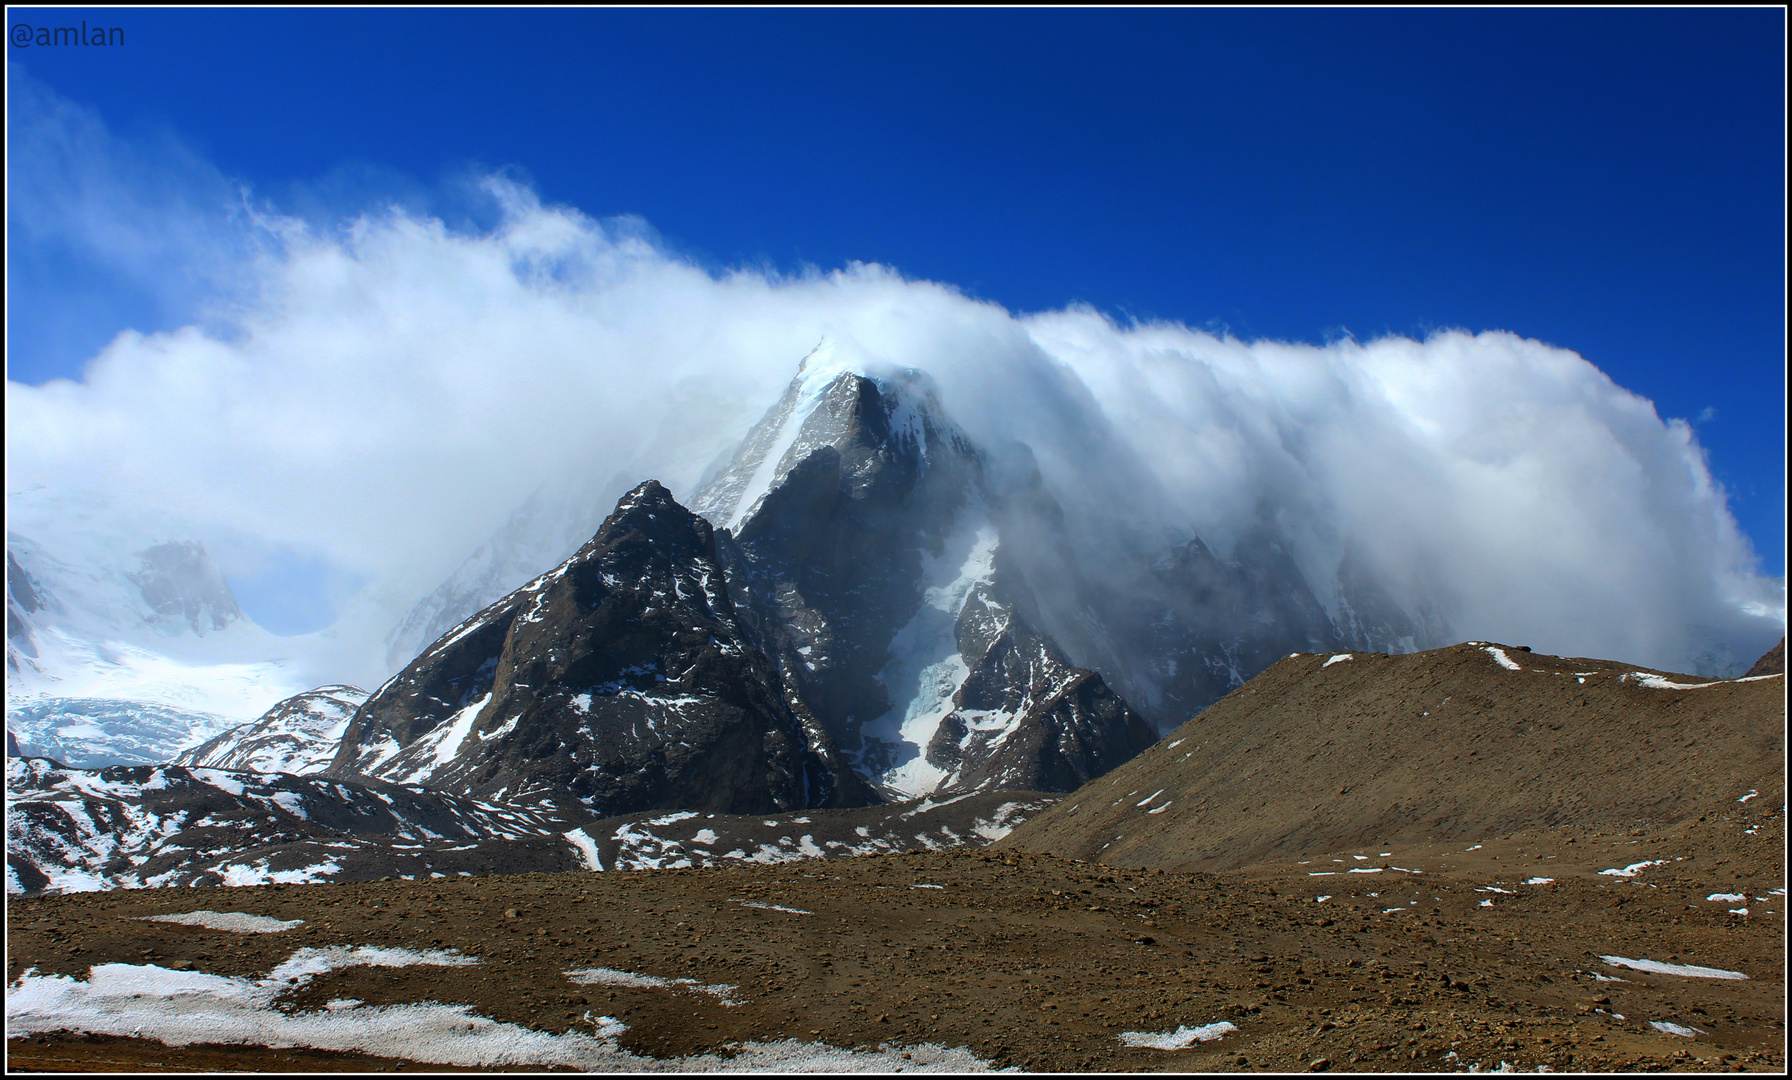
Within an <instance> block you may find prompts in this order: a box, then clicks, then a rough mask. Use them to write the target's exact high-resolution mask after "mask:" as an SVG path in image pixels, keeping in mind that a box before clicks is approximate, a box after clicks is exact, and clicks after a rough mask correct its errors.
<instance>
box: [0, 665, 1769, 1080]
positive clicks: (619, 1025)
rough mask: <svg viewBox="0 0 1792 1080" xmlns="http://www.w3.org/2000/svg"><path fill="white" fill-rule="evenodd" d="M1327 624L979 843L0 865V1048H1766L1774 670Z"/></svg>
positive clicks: (919, 1059) (635, 1066) (1304, 1062)
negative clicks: (494, 860)
mask: <svg viewBox="0 0 1792 1080" xmlns="http://www.w3.org/2000/svg"><path fill="white" fill-rule="evenodd" d="M1336 656H1337V654H1319V655H1301V656H1295V657H1290V658H1288V659H1287V660H1285V661H1284V662H1283V663H1281V664H1278V665H1276V666H1275V667H1273V668H1272V669H1271V670H1270V671H1269V672H1266V673H1265V674H1264V675H1263V676H1260V677H1259V679H1257V680H1253V682H1252V683H1250V684H1247V685H1246V686H1245V687H1243V688H1241V689H1240V690H1238V691H1235V692H1234V694H1232V695H1230V696H1229V697H1228V698H1226V699H1225V700H1223V701H1221V702H1220V703H1218V704H1217V705H1215V706H1214V707H1213V708H1212V709H1209V710H1208V711H1207V712H1205V713H1203V714H1202V715H1201V716H1200V717H1197V718H1196V719H1195V720H1193V721H1191V722H1190V723H1189V724H1186V725H1184V726H1183V728H1181V729H1179V730H1178V731H1176V732H1174V733H1172V734H1171V735H1170V736H1168V737H1167V738H1166V739H1165V740H1164V741H1163V743H1162V744H1160V746H1159V747H1157V748H1154V749H1153V750H1151V751H1149V752H1147V753H1146V754H1144V755H1141V756H1140V757H1139V758H1138V759H1135V761H1133V762H1130V763H1128V764H1127V765H1125V766H1122V767H1121V768H1119V769H1116V770H1114V771H1113V772H1111V773H1109V774H1108V775H1106V776H1104V777H1101V778H1098V779H1097V780H1095V781H1092V782H1091V783H1090V784H1088V785H1085V786H1084V787H1083V788H1081V789H1079V790H1078V791H1076V792H1073V793H1071V794H1070V795H1069V796H1066V797H1064V798H1062V800H1061V801H1059V802H1058V803H1057V804H1056V805H1055V806H1053V807H1051V808H1049V809H1045V810H1043V812H1038V813H1037V814H1036V816H1034V817H1032V819H1031V820H1030V821H1028V822H1027V823H1026V824H1023V825H1021V826H1020V827H1019V828H1017V829H1015V830H1014V831H1013V832H1012V833H1009V834H1008V835H1006V836H1005V837H1003V838H1001V839H998V840H996V841H995V843H993V844H991V845H989V846H986V847H982V848H977V849H971V848H950V849H944V850H938V851H910V852H906V853H896V852H888V853H884V854H869V855H863V856H858V857H844V858H833V859H812V860H807V861H795V862H780V863H773V864H767V865H757V864H752V863H746V862H733V863H730V864H725V865H711V866H693V867H692V868H689V869H669V868H667V867H669V866H672V865H675V864H676V861H675V860H674V861H671V862H668V861H666V860H665V858H664V857H663V854H664V853H662V855H661V856H655V857H654V859H653V862H652V863H649V862H641V863H639V865H651V864H657V865H658V866H660V867H661V868H660V869H647V870H633V871H623V872H618V870H617V869H616V867H617V865H619V861H618V859H617V854H618V850H619V849H615V848H599V849H598V850H596V851H595V852H594V856H595V857H596V858H598V859H600V860H604V861H603V865H604V866H606V867H607V869H605V870H604V871H569V872H561V873H529V874H513V875H498V874H491V875H486V876H480V877H459V876H453V877H445V878H434V879H428V880H417V881H386V882H379V881H373V882H357V883H350V884H337V885H328V884H313V885H285V886H282V885H268V886H261V887H254V888H204V889H129V890H119V891H112V892H89V893H75V894H68V895H61V896H33V897H24V898H14V899H12V900H11V901H10V902H9V904H8V910H7V928H8V941H7V951H8V952H7V965H8V968H7V977H8V992H7V998H8V1035H9V1040H8V1065H9V1067H12V1068H25V1069H39V1070H54V1069H67V1070H138V1071H155V1070H190V1069H208V1070H265V1071H299V1070H319V1071H323V1070H345V1071H346V1070H368V1069H373V1070H378V1069H392V1070H400V1069H402V1070H424V1069H439V1068H453V1067H458V1068H486V1069H491V1068H499V1069H515V1070H542V1069H549V1068H563V1069H581V1070H639V1071H647V1070H666V1069H670V1070H682V1071H705V1070H710V1069H717V1068H759V1069H769V1068H782V1069H801V1068H821V1069H830V1070H844V1069H854V1068H857V1069H874V1070H880V1071H895V1070H908V1069H930V1070H948V1071H974V1070H978V1069H985V1068H994V1069H1002V1068H1012V1069H1019V1070H1025V1071H1096V1070H1101V1071H1109V1070H1111V1071H1259V1070H1263V1071H1323V1070H1334V1071H1468V1070H1471V1069H1479V1070H1494V1069H1500V1068H1502V1067H1505V1068H1516V1069H1525V1070H1534V1069H1537V1068H1547V1069H1549V1070H1550V1071H1555V1072H1567V1071H1576V1072H1578V1071H1676V1072H1679V1071H1732V1070H1749V1071H1774V1072H1779V1071H1783V1070H1784V1066H1785V1006H1784V1001H1785V968H1786V964H1785V957H1786V952H1785V907H1784V904H1785V885H1786V882H1785V859H1784V851H1785V824H1784V822H1785V807H1786V802H1785V784H1784V717H1785V713H1784V701H1785V698H1784V688H1783V682H1784V677H1783V674H1777V673H1770V672H1761V671H1757V672H1756V674H1755V676H1754V677H1753V681H1739V680H1738V681H1729V682H1722V683H1714V682H1704V681H1701V680H1694V679H1691V678H1690V677H1686V676H1675V675H1671V674H1666V673H1660V672H1638V671H1636V670H1635V669H1632V668H1628V667H1623V666H1621V665H1616V664H1613V663H1611V662H1607V661H1585V660H1578V659H1566V660H1564V659H1561V658H1554V657H1543V656H1537V655H1534V654H1530V653H1526V652H1523V651H1522V650H1521V649H1519V648H1517V647H1514V646H1510V645H1499V644H1495V643H1468V644H1465V645H1462V646H1455V647H1452V648H1450V649H1444V650H1435V651H1434V652H1432V653H1422V654H1416V655H1414V656H1401V657H1387V656H1379V655H1375V654H1354V655H1353V656H1352V658H1351V659H1349V660H1341V659H1337V658H1336ZM1782 663H1783V662H1782ZM1770 666H1771V665H1770ZM1582 680H1584V681H1582ZM1269 690H1273V693H1269V692H1267V691H1269ZM1433 699H1436V701H1435V702H1434V701H1433ZM1444 699H1448V700H1449V702H1450V705H1448V706H1443V707H1444V708H1451V707H1455V706H1456V705H1458V704H1459V703H1461V704H1462V707H1463V709H1464V711H1463V713H1461V714H1460V715H1453V716H1452V715H1448V714H1446V716H1445V718H1444V719H1443V720H1441V721H1440V722H1438V723H1437V724H1435V725H1433V724H1430V723H1429V722H1428V721H1430V719H1431V717H1430V716H1429V715H1427V714H1429V713H1432V712H1433V711H1434V709H1433V705H1434V704H1440V703H1441V702H1442V701H1443V700H1444ZM1229 725H1240V727H1239V729H1238V731H1232V729H1231V728H1230V727H1229ZM1247 730H1248V731H1249V732H1254V734H1253V735H1251V736H1250V737H1245V734H1246V732H1247ZM1219 734H1223V735H1225V737H1224V738H1216V739H1215V743H1217V745H1209V744H1208V743H1207V742H1206V741H1205V740H1206V739H1207V738H1209V737H1213V736H1215V735H1219ZM1191 739H1192V740H1194V741H1193V742H1188V741H1186V740H1191ZM1179 740H1184V741H1183V742H1182V743H1181V745H1177V743H1178V741H1179ZM1183 754H1192V755H1193V756H1188V757H1184V756H1182V755H1183ZM1403 770H1404V771H1403ZM1147 780H1149V781H1151V782H1152V783H1154V784H1158V785H1160V787H1161V790H1160V788H1159V787H1147V786H1145V784H1144V783H1143V781H1147ZM1426 780H1429V781H1430V782H1429V784H1427V783H1425V782H1424V781H1426ZM1172 787H1173V790H1172ZM1352 796H1355V797H1354V798H1352ZM982 798H986V799H987V798H993V796H984V797H982ZM1042 804H1043V800H1041V801H1040V802H1038V803H1034V804H1030V805H1029V807H1028V809H1029V812H1030V811H1032V810H1035V809H1037V807H1038V806H1039V805H1042ZM865 812H866V811H833V812H829V813H865ZM979 812H980V813H988V812H991V808H987V807H986V808H984V809H983V810H980V811H979ZM812 813H816V814H819V813H821V812H819V811H818V812H812ZM666 816H667V815H661V816H659V817H653V816H651V815H640V816H638V819H639V820H638V821H637V823H636V824H637V825H638V826H639V827H641V828H643V829H647V830H649V831H653V830H658V832H657V836H658V841H657V842H660V843H662V845H663V844H665V843H672V844H676V845H681V846H682V847H683V848H684V849H690V848H691V847H693V846H694V845H695V846H699V847H700V846H702V844H701V843H700V842H699V839H700V837H701V836H702V835H703V832H704V830H710V831H713V832H715V833H717V834H718V836H720V835H721V834H723V833H724V832H727V833H728V834H729V835H746V832H745V829H746V824H745V822H746V819H744V818H743V819H742V820H741V822H729V821H725V820H723V816H722V815H717V816H716V817H715V818H707V817H704V818H698V817H683V818H680V819H679V820H678V821H677V822H664V818H665V817H666ZM662 822H664V823H662ZM778 824H779V826H780V827H783V823H782V822H780V823H778ZM626 827H627V826H626V823H621V819H616V820H614V821H613V822H612V823H611V824H610V826H606V828H604V829H599V828H596V827H594V826H593V827H587V833H588V835H591V836H592V837H593V838H594V843H595V840H596V839H598V838H600V837H601V838H606V842H608V841H609V840H614V839H615V838H616V837H617V836H618V835H621V834H622V833H623V831H624V829H625V828H626ZM759 827H761V828H769V827H770V826H767V825H765V824H763V823H762V824H761V826H759ZM969 828H970V826H969V825H964V826H962V827H961V829H962V830H964V831H968V829H969ZM673 829H676V830H677V831H676V833H675V834H674V833H673V832H670V831H668V830H673ZM1110 830H1111V831H1110ZM1104 835H1105V836H1108V837H1111V838H1112V841H1113V842H1112V843H1109V841H1108V840H1106V839H1102V840H1101V841H1100V844H1097V843H1096V840H1097V839H1098V838H1101V837H1103V836H1104ZM1214 837H1217V838H1218V840H1213V841H1210V839H1209V838H1214ZM1220 841H1223V843H1222V842H1220ZM1104 844H1105V845H1107V846H1106V848H1105V850H1104V849H1103V847H1102V846H1101V845H1104ZM1091 845H1093V846H1091ZM1029 849H1033V850H1029ZM640 850H646V848H642V849H640ZM1231 852H1243V854H1232V853H1231ZM1079 860H1080V861H1079ZM201 912H211V913H215V914H211V915H206V914H199V913H201ZM169 915H173V916H182V917H185V918H186V919H187V920H188V921H184V922H170V921H156V920H154V919H153V917H155V916H169ZM220 916H224V917H220ZM250 916H253V917H257V918H249V917H250ZM207 924H210V925H207ZM245 1044H247V1045H245Z"/></svg>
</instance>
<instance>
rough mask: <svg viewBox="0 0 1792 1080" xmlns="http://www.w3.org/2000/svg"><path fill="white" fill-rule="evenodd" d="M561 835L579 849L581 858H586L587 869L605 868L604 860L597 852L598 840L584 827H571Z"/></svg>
mask: <svg viewBox="0 0 1792 1080" xmlns="http://www.w3.org/2000/svg"><path fill="white" fill-rule="evenodd" d="M560 835H561V836H564V837H565V838H566V842H567V843H569V844H571V845H572V846H573V847H575V848H577V849H578V852H579V858H580V859H582V860H584V863H585V869H587V870H602V869H603V868H604V861H603V859H602V858H600V857H599V856H598V854H597V841H596V840H593V839H591V834H589V833H587V832H586V831H585V830H584V829H571V830H569V831H567V832H563V833H561V834H560Z"/></svg>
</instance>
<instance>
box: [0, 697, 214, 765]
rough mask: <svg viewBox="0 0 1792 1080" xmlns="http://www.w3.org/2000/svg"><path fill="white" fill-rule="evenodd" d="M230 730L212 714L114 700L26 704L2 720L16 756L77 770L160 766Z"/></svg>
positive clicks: (39, 700)
mask: <svg viewBox="0 0 1792 1080" xmlns="http://www.w3.org/2000/svg"><path fill="white" fill-rule="evenodd" d="M229 726H230V721H229V720H228V719H226V718H224V717H222V716H218V715H216V714H214V713H201V712H191V711H187V710H183V709H175V708H170V707H168V706H166V705H157V704H154V703H152V702H146V701H128V700H119V699H115V698H58V697H35V698H28V699H25V700H22V701H20V702H18V703H16V704H14V705H12V706H10V707H9V708H8V709H7V714H6V729H7V733H8V734H10V735H12V736H14V737H15V738H16V739H17V740H18V743H19V752H20V753H22V754H26V755H37V756H42V757H50V758H55V759H56V760H57V761H60V762H62V763H63V764H65V765H68V766H70V767H71V768H77V769H104V768H106V767H108V766H111V765H157V764H161V763H163V762H167V761H170V760H172V759H173V758H174V756H175V755H176V754H177V753H178V752H179V751H180V749H181V748H182V747H185V746H188V745H190V744H192V743H193V742H196V741H198V740H201V739H205V738H208V737H210V736H213V735H216V734H217V733H219V732H221V731H223V730H225V729H226V728H228V727H229Z"/></svg>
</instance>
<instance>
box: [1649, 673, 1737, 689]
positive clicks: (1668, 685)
mask: <svg viewBox="0 0 1792 1080" xmlns="http://www.w3.org/2000/svg"><path fill="white" fill-rule="evenodd" d="M1755 677H1756V678H1760V676H1759V675H1757V676H1755ZM1630 679H1635V680H1636V682H1637V685H1638V686H1646V687H1648V688H1649V689H1651V690H1701V689H1703V688H1705V687H1707V686H1722V685H1723V684H1724V683H1725V682H1732V681H1733V682H1742V681H1743V680H1741V679H1734V680H1730V679H1716V680H1713V681H1712V682H1699V683H1679V682H1670V681H1668V680H1667V679H1664V678H1662V677H1661V676H1660V675H1655V674H1652V673H1650V672H1647V671H1633V672H1631V673H1629V674H1628V675H1620V676H1618V681H1619V682H1625V681H1627V680H1630Z"/></svg>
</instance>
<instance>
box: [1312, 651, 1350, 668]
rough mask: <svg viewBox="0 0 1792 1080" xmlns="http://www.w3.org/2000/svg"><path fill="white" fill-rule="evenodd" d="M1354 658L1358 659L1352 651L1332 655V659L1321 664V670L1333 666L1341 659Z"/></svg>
mask: <svg viewBox="0 0 1792 1080" xmlns="http://www.w3.org/2000/svg"><path fill="white" fill-rule="evenodd" d="M1354 659H1356V657H1355V656H1352V655H1351V654H1350V653H1347V652H1341V653H1339V654H1338V655H1336V656H1334V657H1332V658H1331V659H1330V660H1327V661H1326V662H1325V663H1323V664H1320V665H1319V667H1320V669H1321V670H1323V669H1325V668H1328V667H1331V666H1332V665H1333V664H1335V663H1337V662H1338V661H1340V660H1354Z"/></svg>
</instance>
